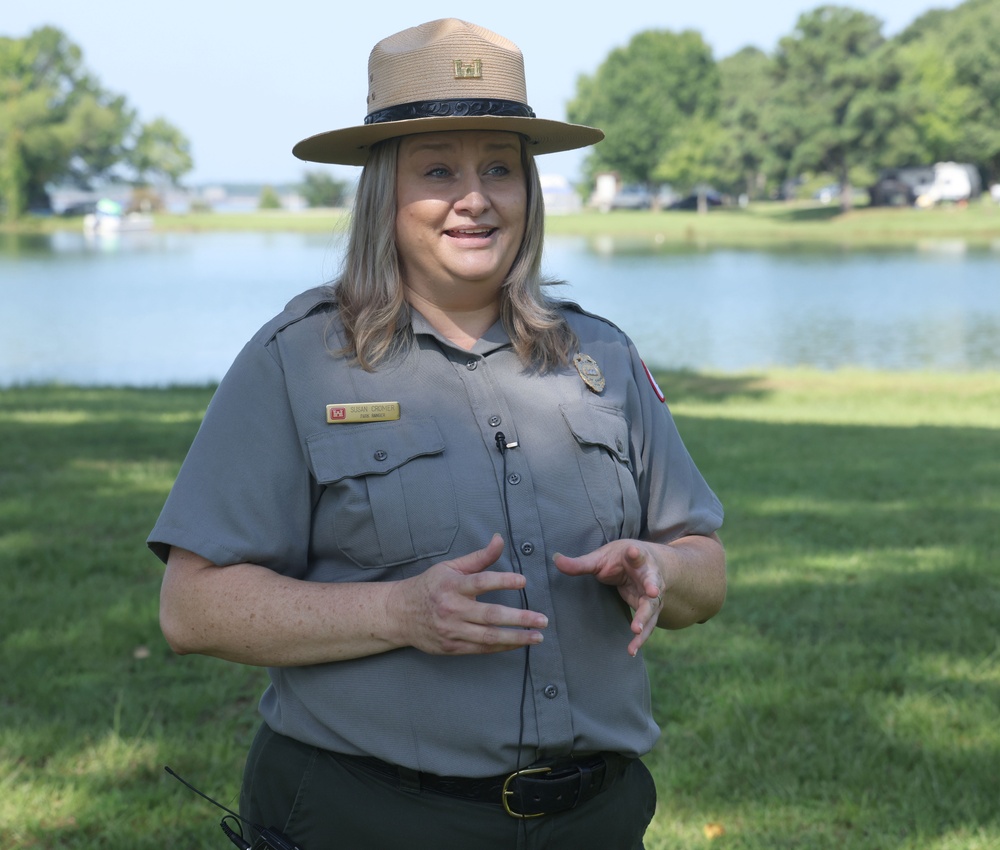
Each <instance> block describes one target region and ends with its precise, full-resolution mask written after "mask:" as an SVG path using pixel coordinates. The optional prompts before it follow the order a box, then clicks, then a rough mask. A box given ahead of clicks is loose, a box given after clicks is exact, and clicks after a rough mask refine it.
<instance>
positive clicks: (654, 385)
mask: <svg viewBox="0 0 1000 850" xmlns="http://www.w3.org/2000/svg"><path fill="white" fill-rule="evenodd" d="M640 362H642V368H643V370H644V371H645V373H646V377H647V378H649V385H650V386H651V387H652V388H653V392H654V393H656V397H657V398H658V399H659V400H660V401H661V402H664V401H666V400H667V397H666V396H665V395H664V394H663V390H661V389H660V385H659V384H658V383H656V378H654V377H653V373H652V372H650V371H649V367H648V366H647V365H646V364H645V362H643V361H640Z"/></svg>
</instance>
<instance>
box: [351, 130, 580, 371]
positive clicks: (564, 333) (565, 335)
mask: <svg viewBox="0 0 1000 850" xmlns="http://www.w3.org/2000/svg"><path fill="white" fill-rule="evenodd" d="M398 152H399V139H398V138H395V139H388V140H387V141H384V142H381V143H380V144H378V145H375V146H374V147H373V148H372V150H371V153H370V155H369V157H368V162H367V164H366V165H365V167H364V169H363V171H362V172H361V179H360V181H359V183H358V191H357V195H356V196H355V199H354V214H353V216H352V219H351V226H350V231H349V234H348V242H347V251H346V253H345V256H344V264H343V271H342V274H341V277H340V279H339V280H338V281H337V283H336V285H335V291H336V301H337V304H338V306H339V309H340V316H341V321H342V322H343V324H344V328H345V330H346V333H347V345H346V350H345V351H344V352H343V353H344V354H347V355H348V356H351V357H353V358H354V359H355V360H356V361H357V362H358V364H359V365H360V366H361V367H362V368H364V369H366V370H368V371H373V370H375V369H376V368H377V367H378V365H379V364H380V363H382V362H384V361H385V360H386V359H388V358H389V357H391V356H392V355H393V354H394V353H395V352H397V351H399V350H400V349H401V348H402V347H404V346H406V345H408V344H409V343H410V341H411V340H412V332H411V329H410V309H409V305H408V304H407V302H406V299H405V297H404V293H403V279H402V275H401V273H400V268H399V256H398V254H397V253H396V241H395V234H396V160H397V155H398ZM521 163H522V165H523V167H524V174H525V180H526V183H527V211H526V217H525V228H524V238H523V239H522V240H521V246H520V248H519V249H518V252H517V256H516V257H515V258H514V262H513V264H512V265H511V268H510V271H509V272H508V274H507V277H506V279H505V280H504V284H503V287H502V288H501V290H500V318H501V320H502V321H503V324H504V327H505V329H506V330H507V333H508V334H509V336H510V338H511V342H512V343H513V346H514V351H515V352H516V353H517V355H518V357H519V358H520V359H521V361H522V362H523V363H524V364H525V365H532V366H534V367H536V368H538V369H540V370H541V371H547V370H549V369H551V368H554V367H556V366H559V365H564V364H566V363H567V362H568V360H569V354H570V352H571V351H572V349H573V348H574V347H575V345H576V337H575V335H574V333H573V331H572V330H571V329H570V328H569V326H568V325H567V324H566V321H565V320H564V319H563V317H562V316H561V315H560V314H559V312H558V310H557V309H556V304H555V303H554V302H553V301H550V300H549V299H548V298H547V297H546V295H545V293H544V292H543V287H544V286H549V285H552V284H553V283H556V281H550V280H545V279H543V278H542V273H541V266H542V244H543V241H544V227H545V207H544V203H543V200H542V187H541V181H540V180H539V178H538V169H537V168H536V166H535V160H534V157H533V156H531V155H530V154H529V153H528V152H527V150H526V148H525V145H524V142H523V141H522V143H521Z"/></svg>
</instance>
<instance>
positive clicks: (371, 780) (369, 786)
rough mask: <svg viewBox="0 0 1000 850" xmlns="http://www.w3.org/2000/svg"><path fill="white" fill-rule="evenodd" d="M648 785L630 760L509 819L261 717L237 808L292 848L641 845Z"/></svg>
mask: <svg viewBox="0 0 1000 850" xmlns="http://www.w3.org/2000/svg"><path fill="white" fill-rule="evenodd" d="M655 807H656V789H655V787H654V785H653V779H652V777H651V776H650V775H649V771H648V770H647V769H646V767H645V765H643V763H642V762H641V761H639V760H638V759H637V760H636V761H634V762H633V763H632V764H631V765H630V766H629V767H628V768H627V770H626V771H625V775H624V776H622V778H621V779H619V781H618V782H616V783H615V784H614V785H613V786H612V787H611V788H609V789H607V790H605V791H604V792H602V793H601V794H598V795H597V797H595V798H593V799H592V800H589V801H588V802H586V803H584V804H582V805H580V806H578V807H577V808H575V809H572V810H570V811H568V812H561V813H559V814H553V815H543V816H542V817H538V818H532V819H528V820H518V819H516V818H512V817H511V816H510V815H508V814H507V813H506V812H505V811H504V810H503V807H502V806H500V805H499V804H497V805H493V804H491V803H481V802H474V801H467V800H460V799H455V798H453V797H448V796H445V795H442V794H438V793H436V792H433V791H427V790H409V789H406V788H401V787H399V785H398V783H396V782H394V781H393V780H392V779H389V778H387V777H385V776H382V775H380V774H378V773H376V772H374V771H371V770H369V769H368V768H365V767H361V766H358V765H357V764H356V763H355V762H353V761H351V760H346V759H344V760H339V759H337V758H336V757H335V756H334V755H332V754H331V753H329V752H327V751H325V750H320V749H317V748H315V747H310V746H307V745H305V744H301V743H299V742H298V741H294V740H292V739H291V738H287V737H285V736H283V735H278V734H276V733H274V732H272V731H271V730H270V729H269V728H268V727H267V725H263V726H261V728H260V730H259V731H258V733H257V737H256V738H255V740H254V742H253V746H252V747H251V748H250V753H249V755H248V756H247V765H246V770H245V773H244V776H243V789H242V792H241V794H240V813H241V814H242V815H243V817H245V818H247V819H248V820H251V821H253V822H254V823H257V824H259V825H260V826H263V827H273V828H275V829H277V830H279V831H281V832H284V833H285V834H286V835H287V836H288V837H289V838H291V839H292V840H293V841H295V843H296V844H298V846H299V847H300V848H301V850H541V848H545V850H559V848H566V850H642V846H643V845H642V836H643V833H644V832H645V831H646V827H647V826H648V825H649V822H650V820H651V819H652V817H653V811H654V809H655Z"/></svg>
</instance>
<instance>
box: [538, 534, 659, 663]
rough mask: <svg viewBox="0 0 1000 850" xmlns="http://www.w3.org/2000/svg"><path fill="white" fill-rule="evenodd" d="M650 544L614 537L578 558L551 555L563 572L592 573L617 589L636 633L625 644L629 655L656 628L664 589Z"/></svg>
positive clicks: (572, 573)
mask: <svg viewBox="0 0 1000 850" xmlns="http://www.w3.org/2000/svg"><path fill="white" fill-rule="evenodd" d="M650 545H651V544H648V543H644V542H643V541H640V540H615V541H613V542H611V543H607V544H605V545H604V546H602V547H601V548H600V549H597V550H595V551H593V552H590V553H589V554H587V555H581V556H580V557H578V558H570V557H567V556H566V555H556V556H555V565H556V567H557V568H558V569H559V570H560V571H561V572H563V573H565V574H566V575H576V576H579V575H592V576H594V578H596V579H597V580H598V581H599V582H601V583H602V584H608V585H612V586H614V587H617V588H618V593H619V594H620V595H621V598H622V599H624V600H625V602H626V604H628V606H629V607H630V608H631V609H632V610H633V611H634V612H635V616H634V617H633V618H632V632H633V633H634V634H635V635H636V636H635V637H634V638H633V639H632V641H631V643H629V646H628V652H629V655H633V656H634V655H635V654H636V653H638V651H639V647H641V646H642V645H643V644H644V643H645V642H646V640H647V638H648V637H649V636H650V635H651V634H652V632H653V629H654V628H655V627H656V622H657V619H658V618H659V615H660V610H661V609H662V607H663V595H664V593H665V591H666V582H665V580H664V577H663V573H662V572H661V571H660V570H659V569H658V567H657V564H656V560H655V558H654V557H653V553H652V552H650V551H649V549H648V548H647V547H649V546H650Z"/></svg>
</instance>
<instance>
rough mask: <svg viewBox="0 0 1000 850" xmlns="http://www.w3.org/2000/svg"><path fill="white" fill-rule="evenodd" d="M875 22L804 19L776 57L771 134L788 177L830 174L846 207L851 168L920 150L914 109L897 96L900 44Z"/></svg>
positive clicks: (833, 9) (833, 11) (822, 10)
mask: <svg viewBox="0 0 1000 850" xmlns="http://www.w3.org/2000/svg"><path fill="white" fill-rule="evenodd" d="M881 30H882V23H881V21H879V20H878V19H877V18H875V17H873V16H871V15H868V14H865V13H864V12H859V11H856V10H853V9H848V8H845V7H840V6H821V7H819V8H818V9H815V10H813V11H812V12H807V13H805V14H803V15H802V16H801V17H800V18H799V20H798V24H797V26H796V28H795V31H794V33H793V34H792V35H791V36H787V37H785V38H783V39H781V41H780V42H779V46H778V50H777V53H776V55H775V65H774V69H775V80H776V86H775V93H774V110H773V113H772V119H771V131H772V134H773V139H774V142H775V143H776V145H778V147H779V148H780V149H783V150H784V152H786V155H787V158H788V163H789V169H790V174H789V176H794V175H797V174H799V173H800V172H802V171H808V170H815V171H827V172H830V173H832V174H835V175H836V176H837V178H838V179H839V181H840V184H841V205H842V207H843V208H844V209H849V208H850V205H851V195H852V188H851V182H852V176H851V175H852V170H853V169H855V168H858V167H862V168H866V169H872V168H875V167H878V166H879V165H881V164H890V163H887V162H885V160H886V159H887V158H888V154H887V151H888V150H890V149H891V150H893V151H894V153H893V157H897V156H899V152H900V151H901V150H906V149H909V150H911V151H914V152H915V151H916V150H918V149H919V144H918V139H917V132H916V129H915V126H914V121H913V113H912V109H907V108H906V104H904V103H903V102H902V101H901V100H900V98H899V97H898V86H899V82H900V80H901V77H902V71H901V68H900V65H899V61H898V58H897V56H896V49H897V48H896V47H895V45H893V44H889V43H887V42H886V41H885V39H884V38H883V37H882V33H881Z"/></svg>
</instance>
